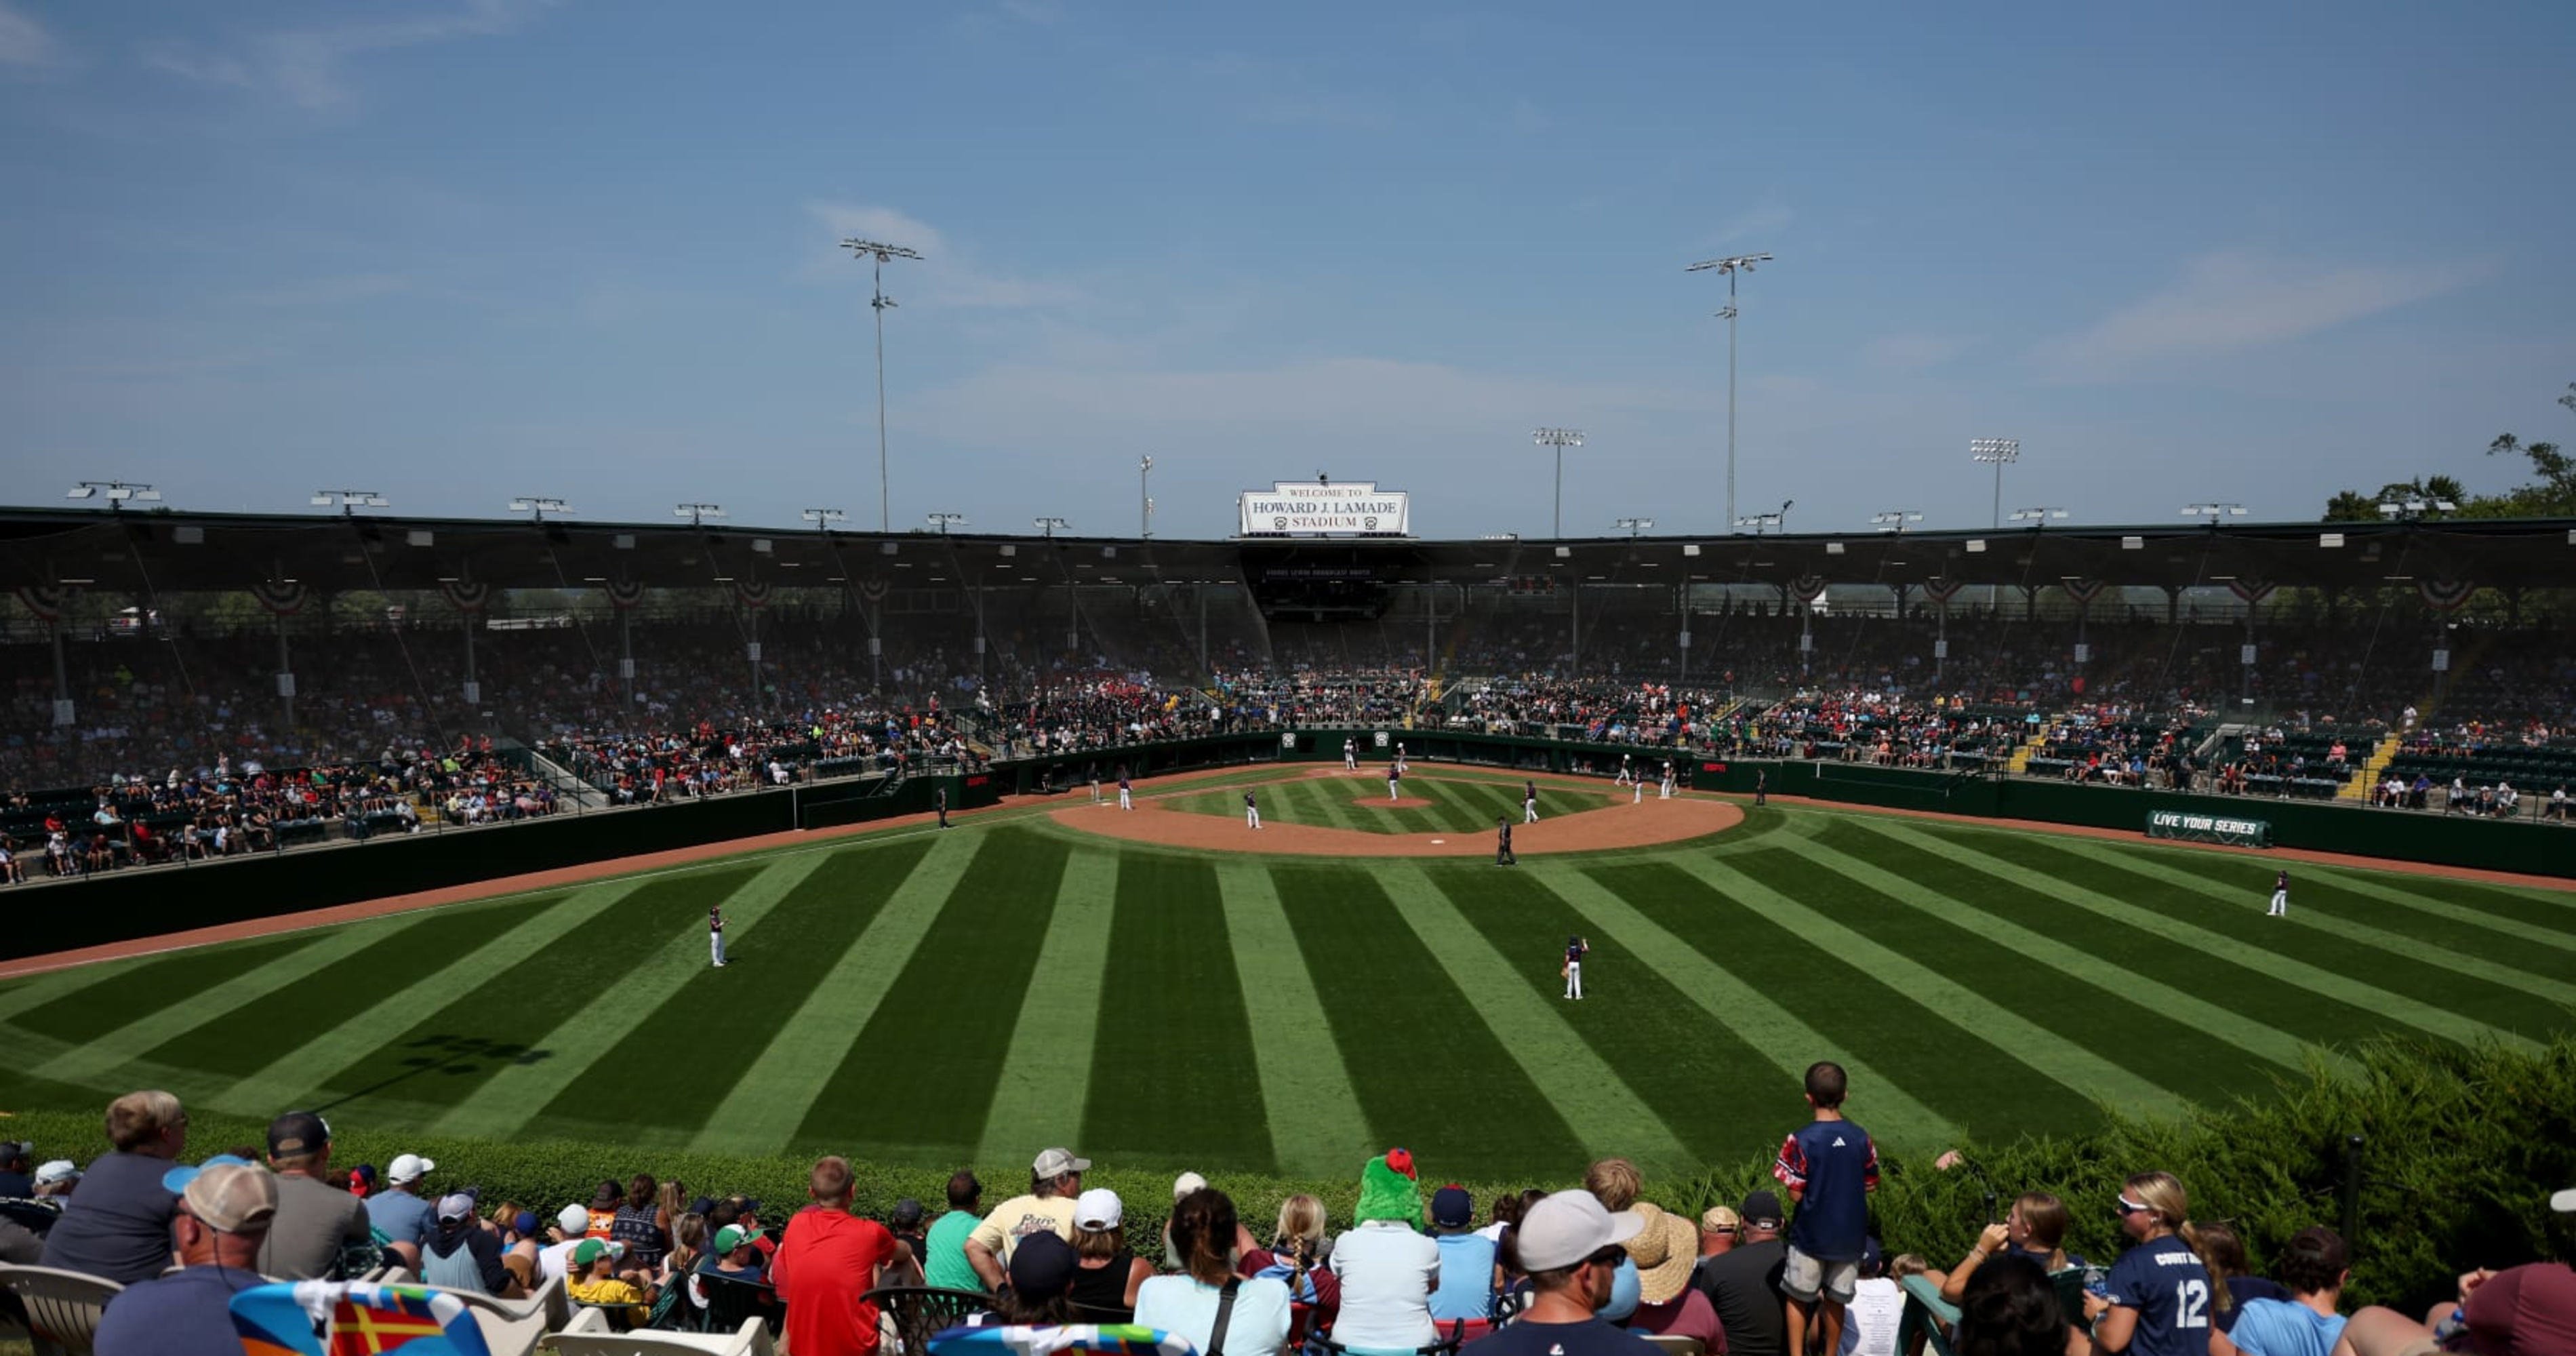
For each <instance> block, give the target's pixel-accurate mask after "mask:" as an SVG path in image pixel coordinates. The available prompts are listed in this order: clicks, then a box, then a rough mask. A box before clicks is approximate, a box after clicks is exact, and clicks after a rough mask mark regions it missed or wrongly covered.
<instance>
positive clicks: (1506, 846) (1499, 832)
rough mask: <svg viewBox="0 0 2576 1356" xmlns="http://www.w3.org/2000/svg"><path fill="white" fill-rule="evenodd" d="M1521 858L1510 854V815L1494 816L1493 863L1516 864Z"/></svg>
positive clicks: (1498, 864)
mask: <svg viewBox="0 0 2576 1356" xmlns="http://www.w3.org/2000/svg"><path fill="white" fill-rule="evenodd" d="M1520 864H1521V859H1520V858H1518V857H1515V856H1513V855H1512V817H1511V816H1510V815H1496V816H1494V865H1496V866H1518V865H1520Z"/></svg>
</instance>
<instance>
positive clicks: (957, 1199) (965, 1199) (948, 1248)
mask: <svg viewBox="0 0 2576 1356" xmlns="http://www.w3.org/2000/svg"><path fill="white" fill-rule="evenodd" d="M983 1205H984V1184H983V1182H981V1181H979V1180H977V1178H976V1176H975V1174H974V1173H972V1172H967V1171H964V1170H962V1169H961V1170H960V1171H958V1172H956V1173H953V1174H951V1175H950V1176H949V1178H948V1213H947V1214H944V1215H941V1216H940V1217H939V1218H938V1219H935V1220H933V1221H931V1224H930V1232H929V1234H928V1235H926V1237H925V1241H924V1245H923V1248H922V1255H921V1283H922V1284H923V1285H929V1286H936V1287H938V1288H939V1289H942V1290H981V1289H983V1288H984V1282H983V1278H982V1277H979V1276H977V1275H976V1274H975V1268H974V1266H973V1265H971V1264H970V1263H968V1262H967V1260H966V1235H968V1234H970V1233H973V1232H974V1231H975V1226H976V1224H978V1223H980V1222H981V1220H982V1218H983Z"/></svg>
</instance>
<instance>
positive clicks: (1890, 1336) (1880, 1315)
mask: <svg viewBox="0 0 2576 1356" xmlns="http://www.w3.org/2000/svg"><path fill="white" fill-rule="evenodd" d="M1845 1308H1846V1312H1845V1315H1844V1319H1845V1321H1844V1325H1843V1345H1842V1356H1898V1352H1897V1346H1896V1334H1897V1332H1898V1330H1899V1329H1901V1328H1902V1327H1903V1326H1904V1322H1903V1320H1904V1318H1905V1290H1904V1288H1903V1287H1901V1286H1899V1285H1898V1284H1897V1283H1896V1281H1895V1279H1894V1278H1893V1277H1890V1276H1889V1275H1888V1274H1887V1259H1886V1255H1885V1254H1884V1253H1882V1252H1881V1251H1880V1250H1879V1246H1878V1240H1877V1239H1875V1238H1873V1239H1869V1240H1867V1241H1866V1243H1865V1245H1864V1246H1863V1247H1862V1249H1861V1254H1860V1279H1859V1280H1858V1281H1856V1282H1854V1284H1853V1288H1852V1302H1851V1303H1850V1304H1849V1305H1847V1306H1845ZM2068 1336H2069V1337H2070V1338H2071V1337H2072V1336H2073V1334H2072V1333H2070V1334H2068Z"/></svg>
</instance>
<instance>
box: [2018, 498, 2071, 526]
mask: <svg viewBox="0 0 2576 1356" xmlns="http://www.w3.org/2000/svg"><path fill="white" fill-rule="evenodd" d="M2066 513H2067V511H2066V510H2065V509H2062V508H2059V507H2057V506H2056V505H2054V504H2041V505H2038V506H2036V507H2033V508H2017V509H2014V510H2013V511H2012V514H2011V517H2012V520H2013V521H2014V522H2017V523H2028V524H2030V525H2031V530H2032V531H2034V532H2036V531H2038V530H2039V529H2041V528H2043V527H2046V526H2047V525H2048V523H2049V521H2050V520H2051V519H2056V520H2059V521H2064V519H2065V518H2066Z"/></svg>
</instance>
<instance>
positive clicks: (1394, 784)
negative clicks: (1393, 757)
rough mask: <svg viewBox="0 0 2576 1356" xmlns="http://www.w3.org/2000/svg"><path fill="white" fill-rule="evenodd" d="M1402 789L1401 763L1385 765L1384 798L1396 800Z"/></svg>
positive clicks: (1402, 774) (1402, 771) (1402, 772)
mask: <svg viewBox="0 0 2576 1356" xmlns="http://www.w3.org/2000/svg"><path fill="white" fill-rule="evenodd" d="M1403 788H1404V764H1402V763H1389V764H1387V765H1386V798H1387V799H1388V800H1394V799H1396V797H1397V795H1398V794H1399V793H1400V792H1401V791H1402V790H1403Z"/></svg>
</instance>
